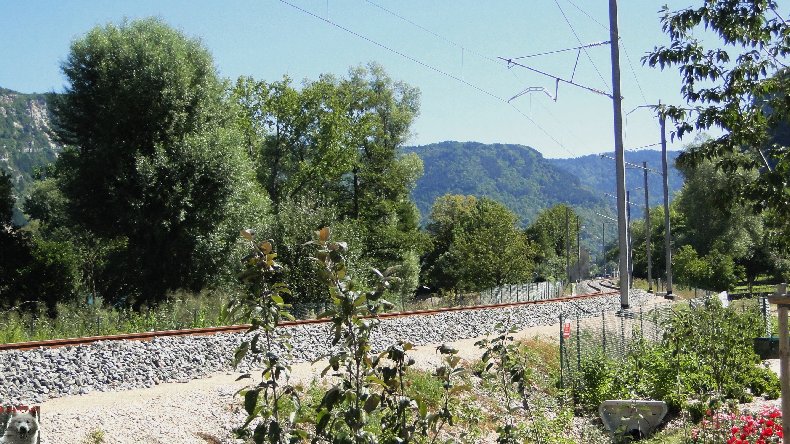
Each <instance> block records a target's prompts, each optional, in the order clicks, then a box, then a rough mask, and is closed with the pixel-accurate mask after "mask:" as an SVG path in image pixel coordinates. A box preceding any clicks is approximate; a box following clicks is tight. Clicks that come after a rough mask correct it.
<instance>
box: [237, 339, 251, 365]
mask: <svg viewBox="0 0 790 444" xmlns="http://www.w3.org/2000/svg"><path fill="white" fill-rule="evenodd" d="M249 349H250V343H249V342H247V341H244V342H242V343H241V344H240V345H239V348H237V349H236V353H234V354H233V368H236V367H237V366H238V365H239V363H240V362H241V360H242V359H244V357H245V356H247V352H248V351H249Z"/></svg>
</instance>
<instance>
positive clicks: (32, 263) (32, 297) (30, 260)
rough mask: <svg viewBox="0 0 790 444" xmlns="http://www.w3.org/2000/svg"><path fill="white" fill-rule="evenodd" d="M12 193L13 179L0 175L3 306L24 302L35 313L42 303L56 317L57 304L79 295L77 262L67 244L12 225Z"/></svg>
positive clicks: (0, 295) (0, 300)
mask: <svg viewBox="0 0 790 444" xmlns="http://www.w3.org/2000/svg"><path fill="white" fill-rule="evenodd" d="M12 191H13V187H12V184H11V177H10V176H9V175H8V174H5V173H2V172H0V205H1V206H0V251H2V254H0V307H4V308H9V307H12V306H15V305H18V304H22V303H24V304H26V305H24V306H23V308H24V309H27V310H35V309H39V307H37V306H35V305H34V304H35V303H37V302H38V303H43V304H44V306H43V307H41V308H46V309H47V311H48V313H49V314H50V315H52V316H54V314H55V306H56V303H57V302H60V301H62V300H69V299H72V298H73V297H74V296H75V295H76V293H77V289H78V278H79V274H78V271H77V268H76V267H77V260H76V258H75V256H74V254H73V250H72V249H71V248H70V245H69V244H68V243H67V242H58V241H47V240H45V239H42V238H40V237H38V236H31V234H30V232H27V231H22V230H20V229H19V227H17V226H15V225H14V224H13V223H12V221H11V220H12V217H13V212H12V208H13V206H14V202H15V199H14V196H13V194H12Z"/></svg>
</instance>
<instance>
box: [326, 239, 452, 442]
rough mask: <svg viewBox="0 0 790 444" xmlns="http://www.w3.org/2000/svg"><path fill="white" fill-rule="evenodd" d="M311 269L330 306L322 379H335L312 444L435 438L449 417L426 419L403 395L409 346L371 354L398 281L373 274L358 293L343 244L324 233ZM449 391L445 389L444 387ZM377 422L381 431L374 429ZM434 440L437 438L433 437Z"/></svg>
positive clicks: (420, 406) (388, 274)
mask: <svg viewBox="0 0 790 444" xmlns="http://www.w3.org/2000/svg"><path fill="white" fill-rule="evenodd" d="M313 244H314V245H315V246H316V252H315V256H314V261H315V262H316V263H317V266H318V274H319V277H320V279H321V280H322V281H323V282H324V283H325V284H326V286H327V288H328V291H329V295H330V298H331V301H332V306H331V308H330V309H329V310H328V311H327V312H326V313H325V314H324V316H327V317H329V318H330V321H331V323H330V335H331V344H332V346H333V350H332V351H331V352H329V353H328V355H327V356H326V358H327V360H328V362H329V365H328V366H327V367H326V368H325V369H324V370H323V372H322V375H327V374H330V375H332V376H333V377H334V378H335V379H334V380H335V381H337V382H335V383H334V384H332V385H331V386H330V387H329V389H328V390H327V391H326V393H325V394H324V396H323V398H322V399H321V402H320V403H319V405H318V406H317V408H316V411H317V414H316V417H315V437H314V439H313V442H331V443H354V444H361V443H379V442H381V443H408V442H414V441H415V440H416V439H418V437H425V436H428V435H429V434H430V433H431V432H430V431H431V430H437V428H438V425H437V424H438V423H439V420H440V419H441V418H445V420H447V419H446V418H447V417H448V413H447V410H446V409H445V410H443V411H442V412H441V413H439V414H436V413H432V412H429V411H428V409H427V406H426V404H425V402H424V401H423V400H421V399H420V398H419V397H414V398H412V397H410V396H408V394H407V386H406V382H405V375H406V372H407V371H408V369H409V367H410V366H411V365H413V364H414V360H413V359H411V358H410V357H409V356H408V354H407V352H408V351H409V350H410V349H411V348H412V345H411V344H409V343H405V342H397V343H395V344H393V345H391V346H389V347H388V348H387V349H385V350H384V351H383V352H381V353H379V354H376V353H375V351H374V350H373V349H372V343H371V336H372V334H373V331H374V330H375V328H376V326H377V325H378V324H379V320H378V319H377V314H379V313H380V312H381V311H382V310H385V309H388V308H391V307H392V304H391V303H390V302H388V301H386V300H385V299H383V296H384V294H385V292H386V289H387V288H388V287H389V285H390V283H391V282H393V281H395V280H397V278H396V277H395V276H393V272H394V270H393V269H389V270H387V271H385V272H384V273H381V272H380V271H378V270H375V269H374V270H373V271H374V274H375V275H376V284H375V287H374V288H373V289H372V290H367V289H365V288H364V287H362V286H361V285H360V284H359V283H358V282H357V281H355V279H353V278H352V276H351V275H350V274H349V272H348V264H347V262H346V255H347V254H348V247H347V245H346V243H345V242H335V241H332V240H330V231H329V228H327V227H325V228H322V229H321V230H319V231H318V232H316V239H315V240H314V241H313ZM447 364H448V365H449V366H445V367H446V368H444V370H442V372H443V373H442V375H444V378H446V379H448V380H449V378H452V377H453V376H456V375H458V371H457V370H456V366H457V364H458V362H457V360H455V361H452V360H451V361H450V362H448V363H447ZM448 389H449V385H448ZM374 417H377V418H379V422H380V425H381V431H380V432H376V431H374V430H373V429H372V427H373V423H374V422H375V421H374ZM434 436H435V435H434Z"/></svg>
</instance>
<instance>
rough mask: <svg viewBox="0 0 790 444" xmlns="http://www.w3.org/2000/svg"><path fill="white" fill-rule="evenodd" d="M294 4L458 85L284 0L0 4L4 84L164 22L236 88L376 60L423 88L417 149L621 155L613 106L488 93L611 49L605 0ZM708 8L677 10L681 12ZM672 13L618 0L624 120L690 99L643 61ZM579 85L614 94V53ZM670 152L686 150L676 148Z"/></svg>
mask: <svg viewBox="0 0 790 444" xmlns="http://www.w3.org/2000/svg"><path fill="white" fill-rule="evenodd" d="M288 1H289V2H291V3H292V4H294V5H296V6H298V7H300V8H302V9H304V10H307V11H310V12H312V13H313V14H315V15H317V16H319V17H322V18H327V19H329V20H331V21H333V22H335V23H337V24H338V25H340V26H343V27H346V28H348V29H350V30H352V31H354V32H356V33H358V34H360V35H363V36H365V37H367V38H369V39H371V40H374V41H376V42H378V43H381V44H382V45H385V46H387V47H389V48H391V49H393V50H395V51H398V52H400V53H402V54H405V55H407V56H409V57H411V58H413V59H416V60H419V61H420V62H422V63H424V64H427V65H430V66H431V67H433V68H435V69H437V70H440V71H442V72H444V73H446V74H447V75H449V76H453V77H455V78H451V77H449V76H447V75H444V74H441V73H439V72H436V71H435V70H433V69H430V68H427V67H425V66H423V65H421V64H418V63H416V62H415V61H413V60H409V59H407V58H404V57H403V56H401V55H398V54H395V53H393V52H391V51H388V50H386V49H383V48H381V47H379V46H376V45H375V44H373V43H370V42H368V41H366V40H364V39H362V38H360V37H358V36H354V35H352V34H350V33H348V32H346V31H344V30H341V29H338V28H337V27H334V26H332V25H331V24H329V23H327V22H325V21H322V20H320V19H318V18H316V17H313V16H310V15H308V14H307V13H305V12H302V11H299V10H297V9H295V8H294V7H292V6H289V5H288V4H286V3H283V2H281V1H279V0H258V1H223V2H220V1H203V0H200V1H196V0H189V1H183V0H168V1H154V0H135V1H84V0H72V1H62V0H48V1H13V0H0V42H2V45H0V48H2V49H0V60H2V63H0V86H2V87H5V88H9V89H13V90H16V91H20V92H47V91H61V90H62V89H63V86H64V80H63V77H62V75H61V73H60V69H59V65H60V62H61V61H62V60H63V59H64V58H65V57H66V55H67V54H68V51H69V45H70V43H71V41H72V40H74V39H75V38H78V37H79V36H80V35H82V34H84V33H85V32H86V31H88V30H89V29H90V28H92V27H93V26H96V25H101V24H105V23H107V22H119V21H121V20H122V19H123V18H124V17H126V18H139V17H148V16H156V17H160V18H162V19H163V20H165V21H166V22H167V23H169V24H170V25H172V26H174V27H176V28H178V29H180V30H181V31H183V32H184V33H185V34H187V35H189V36H195V37H200V38H201V39H202V41H203V43H204V44H205V45H206V46H207V47H208V48H209V50H210V51H211V52H212V54H213V56H214V61H215V64H216V66H217V68H218V70H219V72H220V74H221V75H222V76H225V77H228V78H231V79H235V78H237V77H238V76H240V75H249V76H252V77H254V78H256V79H261V80H278V79H280V78H282V76H283V75H288V76H290V77H291V78H293V79H295V80H302V79H315V78H317V77H318V75H319V74H321V73H334V74H337V75H344V74H345V73H346V72H347V71H348V69H349V67H352V66H357V65H360V64H364V63H367V62H369V61H375V62H378V63H380V64H381V65H383V66H384V67H385V68H386V70H387V72H388V73H389V74H390V76H392V77H393V78H394V79H397V80H403V81H405V82H407V83H409V84H411V85H414V86H417V87H419V88H420V90H421V93H422V100H421V113H420V116H419V117H418V118H417V120H416V122H415V124H414V126H413V131H414V136H413V137H412V139H411V140H410V143H411V144H420V145H421V144H427V143H432V142H439V141H443V140H461V141H466V140H475V141H480V142H502V143H520V144H524V145H530V146H532V147H534V148H536V149H538V150H539V151H540V152H542V153H543V154H544V156H546V157H575V156H579V155H583V154H589V153H598V152H603V151H611V150H613V130H612V105H611V101H610V100H609V99H608V98H607V97H604V96H600V95H596V94H594V93H590V92H587V91H584V90H581V89H577V88H575V87H573V86H568V85H560V87H559V94H558V100H557V101H556V102H554V101H553V100H552V99H550V98H549V97H547V95H546V94H544V93H540V92H538V93H532V94H527V95H524V96H522V97H520V98H518V99H515V100H514V101H513V102H512V103H513V104H514V105H515V106H516V107H517V108H518V110H516V109H514V108H513V107H512V106H510V105H508V104H507V103H504V102H503V101H501V100H498V99H496V98H493V97H491V96H490V95H488V94H487V93H490V94H493V95H494V96H497V97H499V98H500V99H504V100H505V101H506V100H507V99H509V98H510V97H512V96H514V95H515V94H517V93H518V92H520V91H521V90H523V89H524V88H526V87H530V86H536V87H545V88H547V89H548V90H550V91H551V93H552V94H553V93H554V81H553V80H552V79H549V78H546V77H543V76H540V75H537V74H534V73H530V72H528V71H526V70H524V69H522V68H518V67H513V68H511V69H508V68H507V66H506V64H505V62H500V61H497V60H496V58H497V57H498V56H502V57H518V56H523V55H528V54H534V53H539V52H545V51H551V50H556V49H562V48H568V47H574V46H578V45H579V41H581V42H582V43H585V44H586V43H591V42H598V41H605V40H608V37H609V35H608V29H607V26H608V9H607V8H608V1H607V0H573V1H570V0H557V1H556V2H555V0H540V1H525V0H498V1H485V2H482V1H467V0H454V1H450V0H436V1H426V0H423V1H419V0H399V1H392V0H372V1H373V2H374V3H371V2H369V1H367V0H288ZM699 2H700V0H686V1H685V2H681V1H670V2H669V4H670V7H673V8H678V7H683V6H688V5H690V4H692V3H699ZM557 3H559V7H558V4H557ZM664 3H667V1H666V0H621V1H620V14H619V23H620V32H621V38H622V42H623V46H624V48H625V51H622V50H621V66H622V79H623V85H622V86H623V96H624V97H625V101H624V105H623V108H624V111H625V112H628V111H629V110H631V109H633V108H634V107H636V106H638V105H642V104H645V103H656V102H657V101H658V100H663V101H664V102H671V103H680V101H681V97H680V95H679V92H678V91H679V78H678V75H677V72H676V71H674V70H672V71H667V72H663V73H662V72H661V71H658V70H653V69H650V68H646V67H643V66H642V63H641V61H640V59H641V57H642V55H643V54H644V53H645V52H646V51H648V50H650V49H652V48H653V46H655V45H656V44H664V43H666V41H667V38H666V37H665V36H664V35H663V34H662V33H661V28H660V23H659V15H658V10H659V9H660V7H661V5H663V4H664ZM377 5H378V6H381V7H383V8H386V9H388V10H389V11H391V12H387V11H385V10H383V9H382V8H380V7H378V6H377ZM560 7H561V8H562V10H563V11H564V12H565V14H566V16H567V19H568V21H570V23H571V25H572V26H573V30H575V33H576V34H577V35H578V40H577V37H575V36H574V31H572V29H571V27H570V26H569V25H568V23H566V20H565V18H563V15H562V13H561V11H560ZM393 13H394V14H393ZM398 16H400V17H398ZM404 19H405V20H404ZM410 22H412V23H410ZM415 24H417V25H419V27H418V26H415ZM462 48H463V49H462ZM576 55H577V54H576V52H574V51H569V52H564V53H558V54H554V55H547V56H541V57H534V58H529V59H524V60H523V61H524V62H525V63H528V64H530V65H532V66H534V67H536V68H539V69H541V70H544V71H546V72H549V73H552V74H556V75H559V76H562V77H566V78H567V77H570V76H571V73H572V72H573V67H574V63H575V61H576ZM588 56H589V58H588ZM629 58H630V63H629ZM590 59H592V61H593V62H594V65H595V66H597V71H596V68H595V66H594V65H593V63H591V60H590ZM632 68H633V70H632ZM598 72H600V75H599V74H598ZM574 77H575V80H576V81H578V82H580V83H583V84H586V85H589V86H591V87H593V88H597V89H602V90H607V91H611V73H610V63H609V47H608V46H599V47H594V48H590V49H588V50H587V53H585V52H582V53H581V54H580V57H579V61H578V66H577V68H576V72H575V76H574ZM457 79H463V81H465V82H467V83H468V84H465V83H462V82H460V81H459V80H457ZM470 85H474V87H473V86H470ZM640 87H641V89H640ZM478 88H479V89H478ZM480 90H484V91H486V92H487V93H485V92H481V91H480ZM525 116H526V117H525ZM530 119H532V120H530ZM658 140H659V136H658V124H657V121H656V119H655V118H654V117H653V115H652V113H651V111H649V110H639V111H636V112H634V113H633V114H631V115H630V116H629V117H628V119H627V131H626V142H625V145H626V148H633V147H640V146H644V145H649V144H653V143H656V142H658ZM671 148H674V149H678V148H680V144H675V145H673V146H672V147H671ZM626 158H627V154H626Z"/></svg>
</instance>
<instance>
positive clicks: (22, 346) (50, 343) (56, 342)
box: [0, 291, 619, 351]
mask: <svg viewBox="0 0 790 444" xmlns="http://www.w3.org/2000/svg"><path fill="white" fill-rule="evenodd" d="M618 293H619V291H601V292H598V293H588V294H583V295H577V296H565V297H560V298H552V299H540V300H532V301H521V302H506V303H501V304H489V305H474V306H471V307H447V308H435V309H429V310H413V311H401V312H393V313H380V314H379V315H378V316H377V317H378V318H379V319H392V318H402V317H408V316H426V315H434V314H440V313H450V312H456V311H474V310H491V309H497V308H508V307H519V306H524V305H537V304H547V303H551V302H569V301H576V300H580V299H590V298H594V297H601V296H610V295H613V294H618ZM366 317H368V318H370V317H373V316H366ZM328 322H330V319H329V318H321V319H303V320H297V321H285V322H281V323H280V324H279V325H280V326H281V327H297V326H300V325H310V324H323V323H328ZM249 328H250V324H241V325H227V326H222V327H204V328H187V329H182V330H161V331H148V332H140V333H124V334H117V335H105V336H85V337H81V338H64V339H47V340H43V341H27V342H14V343H10V344H0V351H9V350H17V351H22V350H32V349H36V348H39V347H44V348H56V347H66V346H72V345H85V344H91V343H94V342H99V341H122V340H132V341H150V340H153V339H155V338H163V337H168V336H207V335H213V334H218V333H239V332H244V331H247V330H249Z"/></svg>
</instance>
